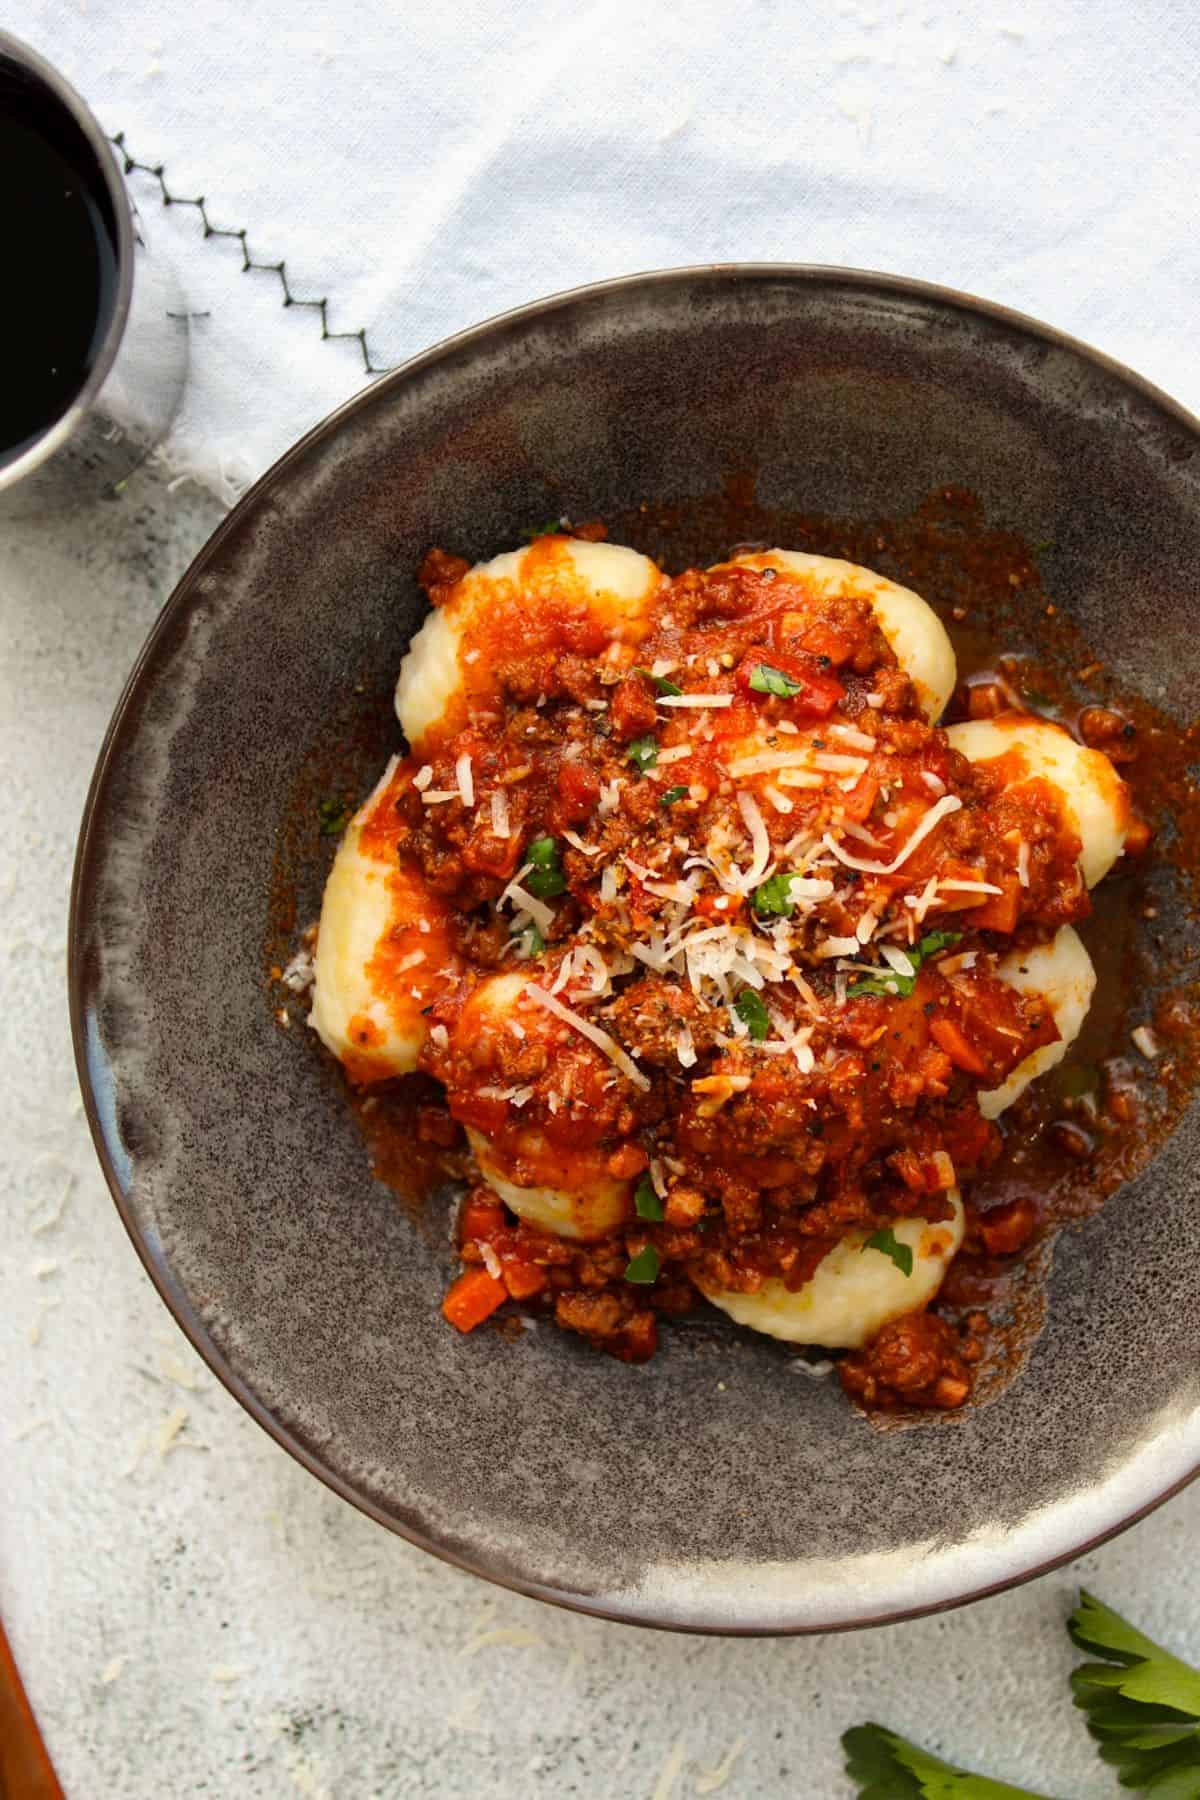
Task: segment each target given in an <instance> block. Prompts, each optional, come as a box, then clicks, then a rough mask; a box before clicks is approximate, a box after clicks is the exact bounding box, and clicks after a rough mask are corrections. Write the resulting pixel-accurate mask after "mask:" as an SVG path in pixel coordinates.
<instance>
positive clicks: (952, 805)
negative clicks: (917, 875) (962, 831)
mask: <svg viewBox="0 0 1200 1800" xmlns="http://www.w3.org/2000/svg"><path fill="white" fill-rule="evenodd" d="M961 810H962V801H961V800H960V799H959V798H958V796H957V794H944V795H943V796H942V798H941V799H940V800H936V801H935V802H934V804H933V805H932V806H931V807H930V808H929V811H928V812H927V813H926V814H925V817H924V818H923V819H922V820H921V822H920V824H919V825H918V826H917V828H916V830H915V831H913V832H912V833H911V835H910V836H909V837H908V838H907V839H906V841H905V843H904V844H903V845H902V846H901V848H900V849H899V850H898V851H897V852H896V854H895V856H894V857H893V858H892V860H891V862H890V863H880V862H866V861H864V859H863V858H862V857H859V856H849V855H847V853H846V851H844V850H843V849H842V847H841V845H840V844H839V843H838V841H837V839H836V838H835V837H833V836H832V835H831V833H829V832H828V831H827V832H826V833H825V835H824V837H823V838H822V839H821V842H822V843H823V844H824V846H825V848H826V849H827V850H829V851H830V852H831V853H832V854H833V855H834V856H836V857H837V859H838V861H839V862H840V863H843V864H844V865H845V867H846V868H848V869H858V870H859V871H860V872H861V873H862V874H864V875H894V874H895V873H896V870H897V869H898V868H899V867H900V865H901V864H902V863H905V862H907V861H908V859H909V857H910V856H911V855H912V853H913V851H914V850H915V849H916V847H917V845H918V844H921V843H923V842H924V841H925V839H926V838H927V837H928V836H929V834H930V832H931V831H935V830H936V829H937V827H938V826H939V825H940V824H941V822H942V820H943V819H947V818H949V816H950V814H951V813H956V812H960V811H961Z"/></svg>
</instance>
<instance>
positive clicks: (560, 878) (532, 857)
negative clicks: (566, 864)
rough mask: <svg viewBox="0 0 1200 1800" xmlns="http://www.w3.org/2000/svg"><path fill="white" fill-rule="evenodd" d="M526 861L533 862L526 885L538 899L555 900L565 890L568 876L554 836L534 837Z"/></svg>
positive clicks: (526, 852) (526, 854)
mask: <svg viewBox="0 0 1200 1800" xmlns="http://www.w3.org/2000/svg"><path fill="white" fill-rule="evenodd" d="M525 860H526V862H531V863H532V864H533V867H532V869H530V871H529V873H528V875H527V876H526V877H525V886H526V888H527V889H528V891H529V892H530V893H531V894H532V895H533V896H534V898H535V899H537V900H553V899H554V896H555V895H556V894H561V893H563V892H565V890H566V886H567V878H566V876H565V875H564V874H563V872H562V864H561V862H560V861H559V857H558V845H557V843H556V842H555V840H554V839H553V838H552V837H540V838H534V840H533V842H532V843H531V844H530V845H529V846H528V848H527V849H526V851H525Z"/></svg>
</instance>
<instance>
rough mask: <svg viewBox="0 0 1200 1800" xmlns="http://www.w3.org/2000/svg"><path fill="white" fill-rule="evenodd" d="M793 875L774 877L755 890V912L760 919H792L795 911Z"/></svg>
mask: <svg viewBox="0 0 1200 1800" xmlns="http://www.w3.org/2000/svg"><path fill="white" fill-rule="evenodd" d="M793 879H794V877H793V876H791V875H786V874H785V875H772V876H771V878H770V880H769V881H764V882H763V883H762V884H761V885H760V886H759V887H756V888H755V890H754V910H755V912H756V913H757V914H758V915H759V917H760V918H763V919H769V918H772V917H773V916H776V915H777V916H778V917H779V918H782V919H790V918H791V916H792V913H793V911H794V910H795V902H794V901H793V899H792V881H793Z"/></svg>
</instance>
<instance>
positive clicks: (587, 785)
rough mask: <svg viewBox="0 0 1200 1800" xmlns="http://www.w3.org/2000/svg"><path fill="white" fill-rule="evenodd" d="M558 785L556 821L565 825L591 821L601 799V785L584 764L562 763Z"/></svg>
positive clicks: (555, 810)
mask: <svg viewBox="0 0 1200 1800" xmlns="http://www.w3.org/2000/svg"><path fill="white" fill-rule="evenodd" d="M556 785H557V787H558V804H557V806H556V807H555V809H554V813H555V819H556V821H558V820H561V821H562V823H563V824H564V825H580V824H582V823H583V821H584V820H585V819H590V818H591V816H592V813H593V812H594V811H595V808H596V803H597V802H598V800H599V798H600V783H599V781H598V780H597V779H596V776H595V775H594V774H593V773H592V771H591V769H589V768H587V767H586V766H585V765H584V764H583V763H578V762H565V763H560V765H559V770H558V776H557V781H556Z"/></svg>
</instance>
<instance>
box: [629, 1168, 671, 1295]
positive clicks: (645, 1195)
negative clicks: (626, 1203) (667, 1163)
mask: <svg viewBox="0 0 1200 1800" xmlns="http://www.w3.org/2000/svg"><path fill="white" fill-rule="evenodd" d="M633 1208H634V1211H635V1212H636V1213H637V1216H638V1218H639V1219H661V1218H662V1216H663V1205H662V1201H661V1200H660V1199H659V1197H658V1195H657V1193H656V1192H655V1189H654V1183H653V1182H652V1181H651V1179H650V1177H649V1176H648V1175H643V1176H642V1179H641V1180H640V1181H639V1182H638V1184H637V1186H636V1187H635V1188H634V1190H633ZM628 1279H629V1277H628V1276H627V1277H626V1280H628Z"/></svg>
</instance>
